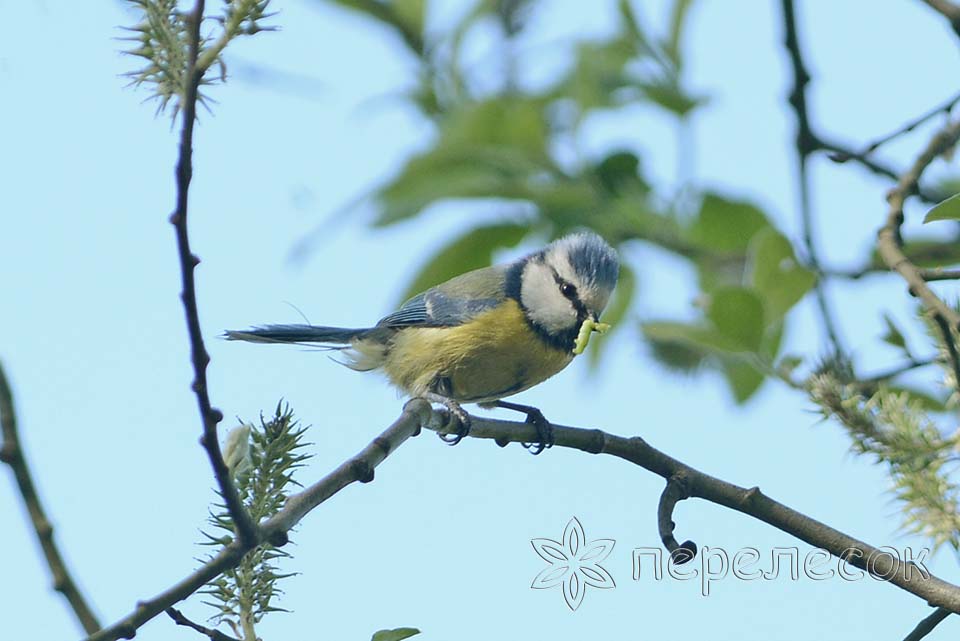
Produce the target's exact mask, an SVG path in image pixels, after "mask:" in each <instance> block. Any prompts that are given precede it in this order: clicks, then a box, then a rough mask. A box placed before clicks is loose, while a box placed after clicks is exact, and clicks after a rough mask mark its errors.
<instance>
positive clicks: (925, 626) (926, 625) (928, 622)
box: [903, 608, 950, 641]
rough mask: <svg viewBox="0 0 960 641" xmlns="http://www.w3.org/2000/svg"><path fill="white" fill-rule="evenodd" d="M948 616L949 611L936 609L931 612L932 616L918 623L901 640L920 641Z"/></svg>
mask: <svg viewBox="0 0 960 641" xmlns="http://www.w3.org/2000/svg"><path fill="white" fill-rule="evenodd" d="M948 616H950V610H947V609H946V608H937V609H936V610H934V611H933V614H931V615H930V616H928V617H926V618H925V619H924V620H923V621H921V622H920V623H918V624H917V627H915V628H914V629H913V631H911V632H910V634H908V635H907V636H905V637H904V638H903V641H920V639H922V638H923V637H925V636H927V635H928V634H930V633H931V632H933V629H934V628H935V627H937V626H938V625H940V622H941V621H943V620H944V619H946V618H947V617H948Z"/></svg>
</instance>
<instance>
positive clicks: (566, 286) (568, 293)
mask: <svg viewBox="0 0 960 641" xmlns="http://www.w3.org/2000/svg"><path fill="white" fill-rule="evenodd" d="M550 271H552V272H553V280H554V281H555V282H556V283H557V285H559V286H560V293H561V294H563V295H564V297H566V298H567V300H569V301H570V303H571V304H572V305H573V308H574V309H575V310H577V317H578V318H581V319H583V318H586V317H587V316H589V313H588V312H587V308H586V306H584V304H583V301H581V300H580V296H579V294H578V292H577V287H576V286H575V285H574V284H573V283H571V282H568V281H566V280H564V279H563V278H562V277H561V276H560V274H558V273H557V270H556V269H554V268H553V267H551V268H550Z"/></svg>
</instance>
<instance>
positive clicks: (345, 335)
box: [223, 325, 370, 345]
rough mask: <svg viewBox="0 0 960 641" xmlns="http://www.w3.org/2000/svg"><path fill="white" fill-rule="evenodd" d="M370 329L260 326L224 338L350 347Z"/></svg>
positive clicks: (228, 331) (316, 326)
mask: <svg viewBox="0 0 960 641" xmlns="http://www.w3.org/2000/svg"><path fill="white" fill-rule="evenodd" d="M369 331H370V329H369V328H363V329H350V328H346V327H323V326H320V325H260V326H258V327H251V328H250V329H244V330H227V331H226V332H224V334H223V337H224V338H226V339H227V340H229V341H247V342H250V343H325V344H327V345H349V344H351V343H352V342H353V340H354V339H356V338H362V337H363V335H364V334H366V333H367V332H369Z"/></svg>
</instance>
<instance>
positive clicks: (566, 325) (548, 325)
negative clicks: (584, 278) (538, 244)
mask: <svg viewBox="0 0 960 641" xmlns="http://www.w3.org/2000/svg"><path fill="white" fill-rule="evenodd" d="M568 266H569V265H568ZM558 271H559V270H558ZM520 303H521V304H522V305H523V307H524V308H525V309H526V310H527V314H528V315H529V316H530V319H531V320H533V321H534V322H535V323H537V324H538V325H540V326H541V327H543V328H544V329H546V330H547V331H548V332H562V331H564V330H568V329H570V328H571V327H573V326H575V325H576V324H577V310H576V309H574V307H573V304H572V303H571V302H570V301H569V300H567V298H566V297H565V296H564V295H563V294H561V293H560V287H559V286H558V285H557V281H556V279H555V278H554V277H553V269H551V268H550V267H549V266H547V265H544V264H543V263H540V262H537V261H534V260H531V261H530V262H528V263H527V265H526V267H524V269H523V275H522V276H521V279H520Z"/></svg>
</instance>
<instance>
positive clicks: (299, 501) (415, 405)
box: [87, 399, 431, 641]
mask: <svg viewBox="0 0 960 641" xmlns="http://www.w3.org/2000/svg"><path fill="white" fill-rule="evenodd" d="M430 411H431V410H430V404H429V403H427V402H426V401H424V400H422V399H414V400H412V401H409V402H408V403H407V404H406V405H404V407H403V412H402V413H401V414H400V417H399V418H398V419H397V420H396V421H394V423H393V424H392V425H391V426H390V427H388V428H387V429H386V430H385V431H384V432H383V433H382V434H381V435H380V436H378V437H377V438H375V439H374V440H373V441H372V442H371V443H370V444H369V445H367V446H366V447H365V448H363V450H361V451H360V452H359V453H358V454H357V455H356V456H354V457H353V458H352V459H350V460H348V461H346V462H344V463H343V464H342V465H340V467H338V468H337V469H335V470H334V471H333V472H331V473H330V474H328V475H327V476H325V477H323V478H322V479H320V480H319V481H318V482H316V483H315V484H313V485H311V486H310V487H308V488H307V489H305V490H304V491H303V492H300V493H299V494H294V495H292V496H290V497H289V498H288V499H287V501H286V503H285V504H284V507H283V509H282V510H280V511H279V512H278V513H277V514H275V515H274V516H273V517H271V518H270V519H268V520H266V521H264V522H263V523H261V524H260V525H259V526H254V527H256V528H257V531H256V536H255V540H257V541H267V542H269V543H270V544H271V545H273V546H275V547H281V546H283V545H284V544H286V543H287V532H289V531H290V529H291V528H293V527H294V526H295V525H296V524H297V523H299V522H300V520H301V519H302V518H303V517H304V516H306V514H307V513H309V512H310V511H311V510H313V509H314V508H315V507H317V506H318V505H320V504H321V503H323V502H324V501H326V500H327V499H328V498H330V497H331V496H333V495H334V494H336V493H337V492H339V491H340V490H342V489H343V488H345V487H347V486H348V485H350V484H351V483H353V482H354V481H359V482H361V483H369V482H370V481H372V480H373V472H374V468H376V467H377V466H378V465H379V464H380V463H382V462H383V460H384V459H386V458H387V456H388V455H390V454H391V453H392V452H393V451H395V450H396V449H397V448H398V447H399V446H400V445H401V444H402V443H403V442H404V441H406V440H407V439H408V438H410V437H411V436H415V435H416V434H418V433H419V432H420V426H421V424H423V423H426V422H427V421H428V419H429V418H430ZM256 545H257V544H255V543H251V542H250V541H245V540H244V539H241V538H239V537H237V538H236V539H234V540H233V541H232V542H230V543H229V544H228V545H226V546H225V547H224V548H223V549H222V550H220V552H219V553H218V554H217V555H216V556H215V557H213V558H212V559H210V560H209V561H207V562H206V563H204V564H203V565H202V566H201V567H200V568H199V569H197V570H196V571H195V572H193V573H192V574H190V575H189V576H187V577H185V578H184V579H183V580H181V581H180V582H179V583H177V584H176V585H174V586H172V587H170V588H168V589H167V590H165V591H163V592H161V593H160V594H158V595H156V596H155V597H153V598H151V599H147V600H146V601H140V602H138V603H137V607H136V608H135V609H134V611H133V612H131V613H130V614H128V615H127V616H125V617H124V618H122V619H120V620H119V621H117V622H116V623H114V624H113V625H111V626H110V627H107V628H104V629H103V630H100V631H99V632H97V633H96V634H92V635H90V636H89V637H87V641H113V640H115V639H132V638H133V637H134V636H135V635H136V633H137V629H138V628H140V627H141V626H143V624H145V623H146V622H147V621H149V620H150V619H152V618H153V617H155V616H157V615H158V614H160V613H162V612H164V611H165V610H166V609H167V608H169V607H171V606H173V605H174V604H175V603H178V602H179V601H182V600H184V599H186V598H187V597H188V596H190V595H191V594H193V593H194V592H196V591H197V590H199V589H200V588H202V587H203V586H204V585H206V584H207V583H209V582H210V581H211V580H212V579H214V578H216V577H217V576H219V575H220V574H222V573H223V572H225V571H226V570H228V569H230V568H234V567H236V566H237V565H238V564H239V563H240V560H241V559H242V558H243V556H244V555H245V554H246V553H247V552H249V551H250V550H252V549H254V548H255V547H256Z"/></svg>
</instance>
